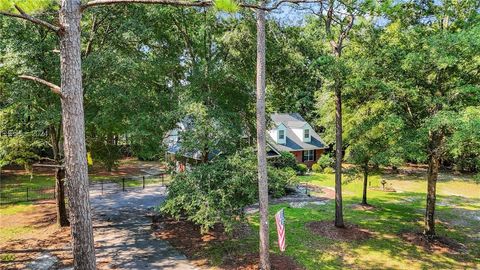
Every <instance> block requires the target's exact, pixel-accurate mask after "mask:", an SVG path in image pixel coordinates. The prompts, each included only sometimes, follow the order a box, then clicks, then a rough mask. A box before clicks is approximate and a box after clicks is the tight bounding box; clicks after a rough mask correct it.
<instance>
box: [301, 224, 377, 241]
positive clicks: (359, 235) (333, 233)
mask: <svg viewBox="0 0 480 270" xmlns="http://www.w3.org/2000/svg"><path fill="white" fill-rule="evenodd" d="M305 226H306V227H307V228H308V229H309V230H310V231H311V232H312V233H314V234H317V235H320V236H323V237H326V238H329V239H332V240H337V241H342V242H350V241H362V240H366V239H369V238H371V237H372V236H373V234H372V233H371V232H370V231H368V230H366V229H362V228H360V227H359V226H358V225H355V224H346V225H345V227H344V228H337V227H335V226H334V224H333V222H332V221H313V222H309V223H307V224H306V225H305Z"/></svg>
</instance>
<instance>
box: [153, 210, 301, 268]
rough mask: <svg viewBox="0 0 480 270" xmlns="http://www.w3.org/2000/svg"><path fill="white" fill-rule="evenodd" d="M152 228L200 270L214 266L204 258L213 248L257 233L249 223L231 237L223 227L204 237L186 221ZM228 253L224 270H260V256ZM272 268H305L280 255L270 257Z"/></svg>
mask: <svg viewBox="0 0 480 270" xmlns="http://www.w3.org/2000/svg"><path fill="white" fill-rule="evenodd" d="M153 221H154V223H153V225H152V227H153V228H154V229H155V233H154V234H155V236H156V237H159V238H160V239H163V240H166V241H168V242H169V243H170V244H171V245H172V246H174V247H175V248H176V249H178V250H179V251H181V252H182V253H183V254H185V255H186V256H187V257H188V258H189V259H190V260H192V261H193V263H194V264H196V265H197V266H199V267H207V268H209V267H211V265H210V264H209V262H208V258H206V257H205V256H202V254H203V253H204V252H205V251H207V250H208V249H209V248H210V247H212V246H214V245H220V244H221V243H222V242H224V241H227V240H229V239H231V238H235V239H242V238H245V237H248V236H250V235H251V234H252V233H254V232H253V231H252V230H251V228H250V227H249V226H248V224H243V225H240V226H238V227H236V228H235V229H234V231H233V233H232V234H231V235H228V234H226V233H225V231H224V228H223V227H222V226H215V227H214V228H213V229H211V230H210V231H209V232H208V233H205V234H201V233H200V228H199V226H197V225H195V224H193V223H192V222H189V221H186V220H179V221H177V220H174V219H170V218H165V217H155V218H153ZM230 253H231V254H225V255H224V257H223V261H222V264H221V265H220V266H219V268H220V269H228V270H254V269H255V270H256V269H259V268H258V264H259V258H258V253H242V247H238V248H237V249H235V250H232V251H231V252H230ZM270 261H271V266H272V269H275V270H296V269H304V268H303V267H301V266H299V265H298V264H297V263H296V262H295V261H294V260H293V259H292V258H290V257H287V256H282V255H277V254H271V255H270Z"/></svg>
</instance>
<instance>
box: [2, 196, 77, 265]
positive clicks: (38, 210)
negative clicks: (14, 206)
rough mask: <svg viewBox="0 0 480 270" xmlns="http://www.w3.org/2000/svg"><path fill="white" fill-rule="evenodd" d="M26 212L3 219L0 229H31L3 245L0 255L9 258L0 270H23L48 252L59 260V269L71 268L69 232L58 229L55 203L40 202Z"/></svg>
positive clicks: (66, 229) (68, 229)
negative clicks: (69, 266)
mask: <svg viewBox="0 0 480 270" xmlns="http://www.w3.org/2000/svg"><path fill="white" fill-rule="evenodd" d="M33 206H34V207H33V208H32V209H31V210H29V211H25V212H20V213H18V214H14V215H8V218H4V219H2V222H1V225H0V228H1V229H9V228H17V227H19V228H22V227H26V228H29V230H28V232H26V233H18V234H16V235H15V236H14V238H13V239H10V240H8V241H6V242H3V243H0V255H1V257H2V258H8V260H5V261H4V262H2V267H0V268H1V269H23V268H25V266H26V264H28V263H29V262H31V261H33V260H34V259H35V258H37V257H39V256H40V255H41V254H42V253H44V252H49V253H51V254H52V255H53V256H56V257H57V258H58V259H59V265H71V264H72V259H73V258H72V255H71V250H70V246H69V245H70V228H68V227H67V228H59V227H57V225H56V212H55V211H56V208H55V202H54V201H40V202H37V203H35V204H34V205H33Z"/></svg>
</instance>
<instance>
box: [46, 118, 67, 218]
mask: <svg viewBox="0 0 480 270" xmlns="http://www.w3.org/2000/svg"><path fill="white" fill-rule="evenodd" d="M57 132H58V133H57ZM49 133H50V142H51V144H52V151H53V159H54V160H55V162H56V163H57V165H60V164H61V160H60V141H59V139H60V130H56V129H55V126H54V125H50V126H49ZM64 179H65V169H62V168H58V169H57V170H56V171H55V200H56V206H57V224H58V226H60V227H66V226H70V222H69V221H68V214H67V207H66V204H65V180H64Z"/></svg>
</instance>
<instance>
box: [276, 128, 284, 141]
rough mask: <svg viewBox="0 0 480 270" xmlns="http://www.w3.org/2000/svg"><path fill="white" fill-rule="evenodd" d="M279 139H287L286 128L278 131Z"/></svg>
mask: <svg viewBox="0 0 480 270" xmlns="http://www.w3.org/2000/svg"><path fill="white" fill-rule="evenodd" d="M278 140H279V141H283V140H285V130H283V129H281V130H279V131H278Z"/></svg>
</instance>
